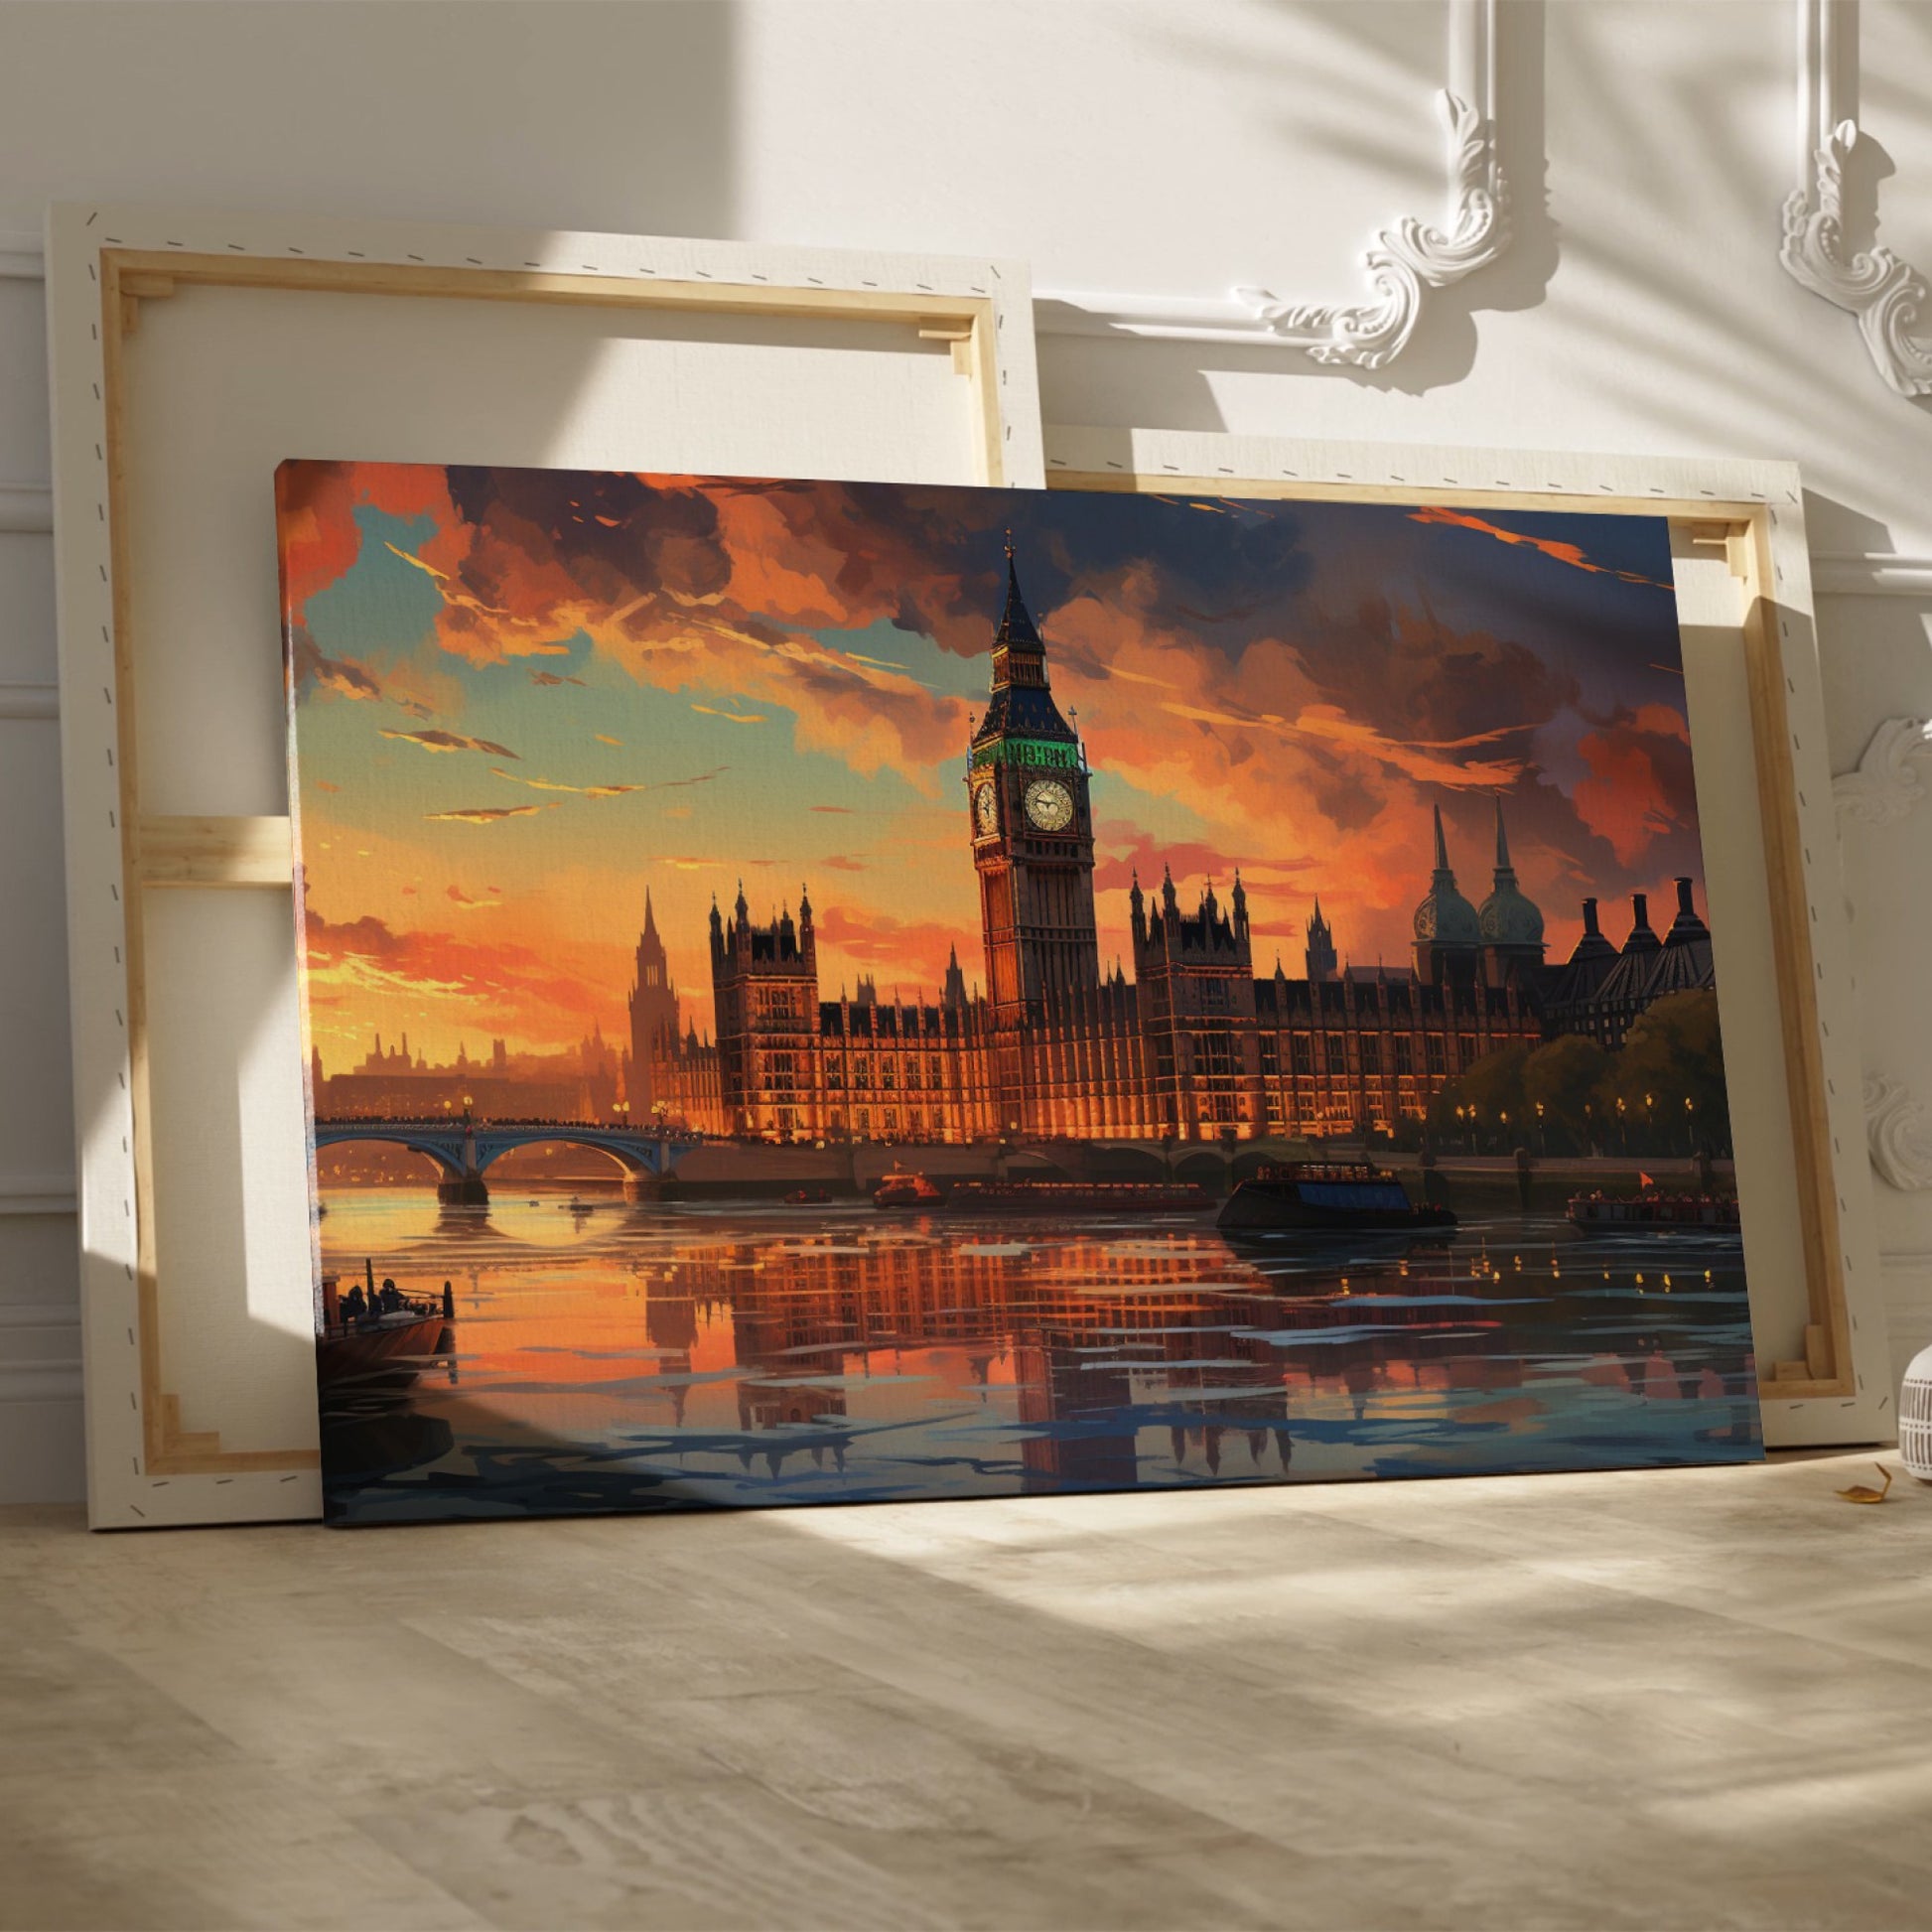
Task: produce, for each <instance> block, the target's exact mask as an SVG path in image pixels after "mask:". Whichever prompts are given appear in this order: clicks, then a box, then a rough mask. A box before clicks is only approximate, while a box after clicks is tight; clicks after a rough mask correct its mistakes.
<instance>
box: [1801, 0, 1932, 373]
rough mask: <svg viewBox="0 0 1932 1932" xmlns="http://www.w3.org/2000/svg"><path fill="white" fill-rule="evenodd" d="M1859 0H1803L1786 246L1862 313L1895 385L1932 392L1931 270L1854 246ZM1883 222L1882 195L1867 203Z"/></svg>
mask: <svg viewBox="0 0 1932 1932" xmlns="http://www.w3.org/2000/svg"><path fill="white" fill-rule="evenodd" d="M1858 32H1859V14H1858V0H1798V186H1797V188H1796V190H1795V191H1794V192H1793V193H1792V195H1791V197H1790V199H1789V200H1788V201H1786V203H1785V205H1784V241H1783V245H1782V246H1781V247H1780V248H1779V250H1778V258H1779V260H1781V261H1782V262H1783V263H1784V265H1785V267H1786V269H1788V270H1789V271H1790V273H1791V275H1792V276H1793V277H1794V278H1795V279H1796V280H1797V281H1798V282H1799V283H1801V284H1802V285H1803V286H1804V287H1805V288H1808V289H1809V290H1810V291H1811V292H1812V294H1814V295H1822V296H1823V297H1824V298H1825V300H1826V301H1827V302H1831V303H1835V304H1837V306H1838V307H1839V308H1841V309H1844V310H1847V311H1849V312H1850V313H1851V314H1852V315H1854V316H1856V317H1857V318H1858V323H1859V332H1860V334H1861V335H1863V337H1864V345H1865V347H1866V348H1867V349H1868V350H1869V351H1870V353H1871V360H1872V363H1873V365H1874V366H1875V367H1876V369H1877V371H1878V373H1879V375H1881V376H1882V377H1883V378H1884V380H1885V381H1886V383H1888V384H1889V385H1890V386H1891V387H1892V388H1893V389H1895V390H1896V391H1897V392H1898V393H1899V394H1900V395H1901V396H1923V395H1932V337H1928V336H1926V335H1924V334H1923V333H1921V324H1924V323H1926V322H1928V321H1932V317H1928V315H1927V310H1928V307H1932V301H1929V299H1928V294H1927V289H1926V282H1925V277H1924V276H1923V275H1922V274H1921V273H1920V272H1919V271H1918V270H1917V269H1915V268H1914V267H1913V266H1912V265H1911V263H1910V262H1907V261H1903V260H1901V259H1900V258H1899V257H1898V256H1897V255H1895V254H1894V253H1893V252H1892V251H1891V250H1890V249H1889V248H1880V247H1876V246H1874V247H1871V248H1866V249H1849V248H1848V246H1847V242H1846V238H1845V230H1846V225H1847V210H1846V202H1845V198H1846V181H1845V169H1846V163H1847V162H1848V161H1849V160H1850V158H1851V156H1852V152H1853V150H1854V148H1855V147H1857V145H1858V140H1859V123H1858V116H1857V111H1856V110H1857V102H1858V69H1859V45H1858ZM1860 212H1862V213H1864V214H1867V215H1869V216H1870V218H1871V219H1873V220H1874V221H1875V219H1876V217H1877V207H1876V197H1875V193H1874V196H1873V204H1872V206H1871V207H1869V208H1868V209H1863V210H1860Z"/></svg>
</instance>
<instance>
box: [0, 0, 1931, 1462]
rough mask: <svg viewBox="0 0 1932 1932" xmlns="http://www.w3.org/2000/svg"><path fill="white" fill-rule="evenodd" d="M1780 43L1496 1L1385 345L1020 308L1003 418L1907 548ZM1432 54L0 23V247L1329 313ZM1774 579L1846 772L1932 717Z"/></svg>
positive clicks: (737, 26) (36, 1401)
mask: <svg viewBox="0 0 1932 1932" xmlns="http://www.w3.org/2000/svg"><path fill="white" fill-rule="evenodd" d="M1862 14H1863V27H1862V31H1863V43H1864V56H1865V59H1864V64H1863V67H1864V75H1863V100H1862V114H1863V121H1864V124H1865V126H1866V128H1867V130H1868V140H1867V151H1866V157H1865V160H1866V163H1867V165H1870V166H1872V167H1873V168H1874V169H1875V171H1876V172H1877V173H1879V174H1880V175H1883V176H1884V177H1885V178H1884V179H1883V180H1882V181H1881V182H1880V190H1881V195H1882V201H1881V207H1882V211H1883V238H1884V239H1885V240H1886V241H1887V242H1888V243H1890V244H1891V245H1893V246H1894V247H1897V248H1898V249H1900V251H1901V252H1903V253H1905V254H1906V255H1907V256H1908V257H1910V258H1913V259H1916V260H1917V261H1919V262H1921V263H1925V264H1932V6H1927V5H1924V4H1904V0H1865V4H1864V6H1863V9H1862ZM1794 48H1795V33H1794V27H1793V16H1792V10H1791V6H1790V5H1789V4H1788V3H1787V0H1634V3H1633V0H1565V3H1564V4H1558V5H1553V6H1550V7H1547V8H1546V7H1544V6H1542V5H1541V4H1538V3H1537V0H1505V6H1504V9H1503V24H1502V39H1501V47H1500V73H1501V104H1500V119H1501V122H1502V126H1503V132H1504V138H1505V142H1506V157H1505V158H1506V160H1507V162H1508V164H1509V166H1510V168H1511V171H1512V173H1513V176H1514V180H1515V185H1516V191H1517V192H1516V222H1517V235H1516V240H1515V242H1514V245H1513V247H1512V249H1511V252H1510V254H1509V255H1508V256H1507V257H1506V259H1505V260H1504V261H1502V262H1501V263H1499V264H1498V265H1497V266H1496V267H1494V268H1492V269H1489V270H1485V271H1484V272H1483V273H1482V274H1480V275H1479V276H1477V277H1475V278H1473V279H1472V280H1470V281H1469V282H1467V283H1465V284H1463V285H1462V286H1461V288H1459V289H1457V290H1455V291H1452V292H1450V293H1449V294H1448V295H1446V296H1445V297H1444V298H1443V299H1442V301H1441V303H1440V305H1439V307H1438V308H1437V309H1436V310H1435V311H1434V312H1433V313H1432V315H1431V316H1430V318H1429V319H1428V320H1427V321H1426V322H1425V324H1424V329H1423V333H1422V335H1421V337H1420V339H1419V340H1418V342H1417V343H1416V345H1414V346H1413V347H1412V348H1411V349H1410V350H1409V351H1408V353H1407V354H1405V355H1404V356H1403V357H1402V358H1401V360H1399V361H1398V362H1397V363H1396V364H1394V365H1393V366H1392V367H1391V368H1390V369H1388V370H1386V371H1384V372H1382V373H1381V374H1379V375H1374V376H1363V375H1360V374H1352V373H1347V372H1340V371H1333V370H1322V369H1319V368H1317V367H1315V366H1314V365H1313V364H1312V363H1311V362H1309V361H1307V360H1306V359H1305V358H1302V357H1299V356H1297V355H1296V354H1294V353H1293V352H1292V351H1284V350H1280V349H1268V348H1261V347H1248V346H1235V347H1224V348H1208V349H1203V348H1202V347H1200V346H1199V345H1185V344H1161V343H1121V342H1101V341H1094V340H1091V339H1083V338H1074V337H1054V338H1051V339H1049V340H1047V341H1046V343H1045V344H1044V345H1043V351H1042V368H1041V375H1042V386H1043V389H1044V394H1045V408H1046V414H1047V417H1048V419H1049V420H1051V421H1058V422H1075V423H1140V424H1155V425H1166V426H1173V427H1182V428H1210V429H1218V428H1225V429H1231V430H1240V431H1250V432H1258V433H1268V432H1295V433H1299V434H1305V435H1332V436H1337V437H1387V438H1391V439H1397V438H1399V439H1403V440H1412V441H1430V442H1448V443H1470V444H1491V445H1502V446H1515V447H1532V448H1536V447H1547V446H1563V447H1572V448H1594V449H1602V450H1606V451H1638V452H1649V451H1667V452H1677V453H1700V452H1703V453H1712V454H1727V455H1758V456H1769V457H1780V458H1794V459H1796V460H1797V461H1798V462H1799V463H1801V464H1802V465H1804V467H1805V471H1806V475H1807V478H1808V481H1809V483H1810V485H1811V491H1812V494H1811V499H1810V504H1809V514H1810V518H1811V530H1812V539H1813V547H1814V551H1815V552H1825V553H1834V554H1838V553H1856V554H1864V553H1900V554H1903V555H1905V556H1908V557H1916V558H1918V559H1919V560H1920V561H1921V562H1922V563H1925V562H1927V561H1928V560H1932V405H1928V404H1925V403H1916V404H1915V403H1910V402H1907V401H1904V400H1902V399H1900V398H1899V397H1897V396H1895V395H1894V394H1892V393H1891V392H1890V391H1889V390H1888V389H1886V388H1885V387H1884V386H1883V385H1882V384H1881V383H1880V382H1879V380H1878V378H1877V376H1876V374H1875V373H1874V372H1873V370H1872V368H1871V366H1870V364H1869V362H1868V360H1867V358H1866V356H1865V353H1864V350H1863V345H1861V343H1860V340H1859V337H1858V332H1857V330H1856V328H1855V326H1854V325H1853V323H1852V321H1851V319H1850V318H1849V317H1847V316H1845V315H1843V314H1841V313H1839V312H1838V311H1837V310H1834V309H1832V308H1830V307H1829V306H1827V305H1826V304H1825V303H1823V302H1821V301H1819V300H1817V299H1816V298H1815V297H1812V296H1810V295H1807V294H1806V293H1804V292H1803V291H1802V290H1800V289H1799V288H1798V287H1797V285H1796V284H1795V283H1794V282H1792V281H1791V280H1790V279H1789V278H1788V277H1787V276H1786V275H1785V274H1784V272H1783V271H1782V270H1781V269H1780V267H1779V266H1778V262H1777V258H1776V244H1777V235H1778V208H1779V205H1780V203H1781V202H1782V200H1783V198H1784V196H1785V195H1786V194H1787V192H1788V191H1789V189H1790V187H1791V185H1792V183H1791V179H1790V178H1791V176H1792V174H1793V172H1794V166H1795V162H1794V151H1795V140H1794V136H1793V125H1794V120H1795V106H1794V101H1795V85H1796V77H1795V55H1794ZM1445 49H1446V31H1445V14H1444V10H1443V9H1442V7H1441V6H1440V5H1439V4H1437V0H1383V4H1378V5H1364V4H1359V3H1356V4H1309V3H1308V0H1293V3H1291V0H1194V4H1191V5H1187V6H1182V5H1177V4H1174V3H1173V0H1161V3H1160V4H1154V3H1153V0H1024V3H1019V0H993V3H991V4H989V0H922V4H919V5H915V6H908V5H905V4H903V0H745V4H742V5H730V4H725V0H711V3H710V4H674V5H640V6H576V5H566V4H523V5H496V6H478V7H472V6H467V5H444V6H437V7H397V6H393V5H359V4H341V5H329V6H321V5H310V6H284V7H261V6H254V5H240V4H238V5H176V4H169V3H168V0H151V3H150V4H137V5H132V6H91V7H57V6H31V7H20V6H0V234H4V232H5V231H7V230H14V231H16V232H28V231H33V230H36V229H37V228H38V224H39V220H40V214H41V209H42V207H43V205H44V204H45V202H46V201H47V200H49V199H50V198H53V197H57V196H58V197H63V198H72V197H82V196H100V197H111V198H115V199H120V200H150V201H186V202H194V203H201V204H206V205H212V206H228V207H286V208H290V209H307V210H326V211H329V212H337V213H351V214H352V213H366V214H370V215H416V216H429V217H442V218H450V219H459V220H476V221H516V222H533V223H539V224H547V223H555V224H556V225H559V226H565V227H575V228H605V229H616V230H621V231H625V232H632V233H635V232H646V233H648V232H667V233H695V234H716V235H722V236H727V237H741V236H742V237H745V238H750V239H759V240H773V241H796V242H815V243H827V244H846V245H867V246H877V247H886V248H936V249H948V250H959V251H963V252H973V253H980V254H1015V255H1022V256H1026V257H1029V258H1031V260H1032V262H1033V264H1034V273H1035V282H1036V285H1037V286H1038V287H1039V288H1040V289H1041V290H1047V291H1050V290H1062V291H1073V290H1105V291H1111V292H1130V291H1131V292H1150V293H1152V292H1169V293H1174V294H1199V295H1218V294H1221V293H1223V292H1224V291H1225V290H1226V289H1228V288H1229V287H1231V286H1232V285H1234V284H1237V283H1241V284H1255V285H1261V286H1265V287H1268V288H1271V289H1273V290H1274V291H1275V292H1276V293H1277V294H1278V295H1282V296H1290V297H1297V298H1315V297H1347V296H1350V295H1352V294H1355V293H1356V292H1357V291H1358V290H1359V287H1360V283H1359V273H1358V269H1357V265H1356V264H1357V257H1358V256H1359V253H1360V250H1361V248H1362V246H1363V245H1364V243H1365V242H1366V241H1367V239H1368V237H1369V235H1370V233H1371V232H1372V230H1373V229H1374V228H1375V227H1376V226H1378V225H1379V224H1381V223H1383V222H1385V221H1387V220H1388V219H1389V218H1390V217H1392V216H1394V215H1397V214H1400V213H1406V212H1416V213H1424V214H1434V212H1435V210H1436V207H1437V206H1438V203H1439V201H1440V198H1441V179H1442V175H1441V170H1442V161H1441V147H1440V137H1439V135H1438V131H1437V128H1436V125H1435V123H1434V121H1433V119H1432V118H1431V116H1430V109H1429V102H1430V96H1431V94H1432V92H1433V90H1434V89H1435V88H1436V87H1438V86H1440V85H1441V84H1442V80H1443V77H1444V60H1445ZM1887 171H1895V172H1887ZM3 245H4V244H0V246H3ZM39 299H40V290H39V288H38V285H36V284H34V283H32V282H29V281H24V280H19V279H14V280H0V1494H6V1493H15V1494H23V1493H38V1494H49V1495H54V1494H64V1495H70V1494H75V1493H77V1492H78V1488H79V1481H80V1472H79V1462H78V1442H79V1435H78V1428H77V1420H76V1417H77V1400H78V1363H77V1353H78V1347H77V1334H78V1331H77V1328H76V1326H75V1325H74V1320H73V1314H72V1305H73V1296H74V1267H73V1260H72V1240H73V1226H72V1221H71V1215H70V1205H71V1204H70V1199H64V1198H63V1196H64V1195H65V1194H68V1193H69V1191H70V1188H71V1180H70V1169H71V1156H70V1153H69V1131H70V1123H69V1102H68V1099H67V1095H66V1092H65V1084H64V1083H65V1050H64V1046H63V1045H62V1040H63V1035H64V1031H65V1027H66V1011H65V1000H64V996H63V984H64V972H65V967H64V962H63V959H62V941H61V932H62V924H63V912H62V905H61V878H60V863H59V831H58V824H57V818H56V814H57V809H58V808H57V804H56V788H55V772H54V760H55V749H54V747H55V726H54V724H53V723H52V722H51V720H50V715H49V714H50V712H51V702H52V700H51V691H50V689H49V687H50V686H51V683H52V680H53V676H54V669H53V666H54V649H53V634H52V596H51V590H50V587H49V574H50V565H49V555H48V543H47V539H46V537H45V535H44V534H41V533H39V532H36V531H34V530H31V529H27V530H21V529H16V528H13V527H11V526H13V525H17V524H22V523H27V524H31V523H33V522H34V521H35V520H36V512H35V508H34V505H35V503H36V501H42V502H44V499H37V498H35V497H34V496H33V495H32V494H31V492H29V493H27V494H24V495H23V494H19V493H15V492H12V491H9V490H8V489H7V487H6V486H7V485H9V484H17V483H25V484H36V483H45V481H46V476H47V445H46V430H45V423H44V415H45V387H44V381H43V377H42V374H41V363H42V353H43V344H42V341H41V330H40V322H39ZM1928 568H1932V565H1929V566H1928ZM1833 581H1834V582H1839V583H1842V584H1846V585H1850V586H1856V585H1858V584H1859V583H1861V582H1863V581H1864V579H1863V577H1862V575H1861V572H1860V570H1859V569H1857V568H1854V567H1847V566H1840V567H1837V568H1836V569H1835V571H1834V574H1833ZM1921 581H1932V579H1922V580H1921ZM1820 608H1821V629H1822V634H1823V639H1824V643H1825V648H1826V651H1827V654H1828V671H1827V680H1828V698H1829V701H1830V705H1831V708H1832V717H1833V731H1834V747H1833V756H1834V763H1835V766H1836V767H1837V768H1840V769H1844V768H1847V767H1849V766H1851V765H1852V764H1854V763H1855V762H1856V761H1857V759H1858V757H1859V755H1860V753H1861V751H1862V750H1863V746H1864V744H1865V741H1866V739H1867V738H1868V736H1869V734H1870V732H1871V730H1872V728H1873V727H1874V726H1875V725H1876V724H1877V723H1878V722H1879V721H1880V720H1882V719H1884V718H1886V717H1888V716H1893V715H1899V714H1913V713H1915V714H1918V715H1921V716H1923V715H1932V651H1929V650H1928V618H1929V617H1932V595H1925V594H1922V593H1921V594H1917V595H1906V596H1882V597H1881V596H1873V595H1863V594H1860V593H1859V592H1858V591H1856V590H1855V589H1854V590H1844V589H1842V590H1840V591H1838V592H1836V593H1835V594H1834V595H1832V596H1831V597H1829V598H1827V599H1824V600H1822V601H1821V607H1820ZM23 687H24V688H23ZM1848 850H1849V857H1850V862H1851V873H1852V878H1853V885H1854V891H1855V896H1856V898H1857V901H1858V903H1857V931H1858V933H1859V936H1860V944H1861V981H1862V984H1863V990H1864V993H1865V997H1866V1060H1867V1064H1868V1065H1869V1066H1871V1067H1873V1068H1874V1069H1876V1070H1879V1071H1882V1072H1883V1073H1885V1074H1886V1075H1887V1076H1888V1077H1890V1078H1892V1079H1894V1080H1897V1081H1900V1082H1902V1083H1903V1084H1904V1086H1905V1088H1906V1089H1907V1090H1908V1091H1909V1092H1912V1093H1915V1094H1918V1095H1922V1096H1924V1097H1925V1098H1926V1100H1927V1101H1929V1102H1932V1027H1928V1026H1926V1025H1924V1024H1922V1022H1921V1019H1920V1015H1921V1012H1922V1008H1923V1002H1922V1000H1921V998H1920V980H1921V977H1922V975H1921V973H1920V970H1919V968H1918V965H1917V962H1918V961H1919V960H1921V959H1922V958H1923V957H1924V956H1925V954H1924V948H1925V943H1926V941H1927V940H1928V939H1932V917H1928V915H1927V914H1926V913H1924V912H1922V911H1921V910H1920V909H1919V906H1920V903H1921V901H1922V900H1923V899H1924V898H1925V897H1927V896H1926V895H1924V894H1922V893H1919V892H1916V891H1914V889H1913V888H1914V885H1915V882H1916V879H1917V877H1918V875H1919V872H1920V869H1921V868H1923V867H1924V865H1925V864H1926V862H1927V861H1928V860H1932V809H1927V810H1923V811H1921V812H1920V813H1918V814H1917V815H1915V816H1912V817H1909V818H1907V819H1905V820H1903V821H1901V822H1900V823H1899V824H1897V825H1894V826H1890V827H1885V828H1877V829H1873V830H1858V831H1856V832H1854V833H1853V834H1852V835H1851V838H1850V840H1849V843H1848ZM1879 1196H1880V1199H1879V1210H1880V1217H1881V1230H1880V1231H1881V1239H1882V1241H1883V1243H1884V1245H1885V1247H1886V1249H1887V1251H1888V1282H1889V1289H1890V1301H1891V1305H1892V1313H1893V1339H1894V1347H1895V1351H1896V1352H1902V1351H1903V1350H1904V1349H1905V1348H1906V1347H1908V1346H1910V1345H1915V1344H1916V1343H1917V1342H1919V1341H1921V1340H1925V1339H1932V1192H1922V1191H1917V1192H1901V1191H1898V1190H1894V1189H1890V1188H1886V1187H1884V1186H1880V1188H1879ZM50 1209H51V1210H53V1211H48V1210H50ZM21 1210H31V1211H21Z"/></svg>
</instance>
